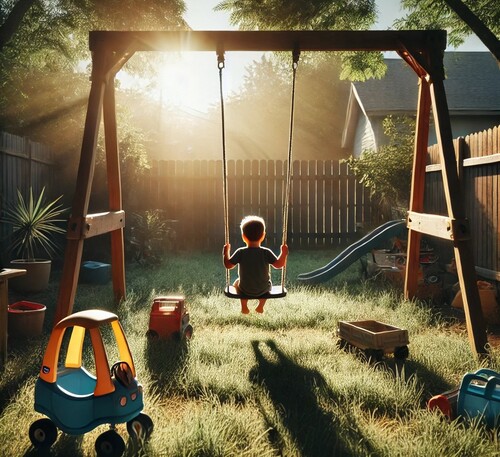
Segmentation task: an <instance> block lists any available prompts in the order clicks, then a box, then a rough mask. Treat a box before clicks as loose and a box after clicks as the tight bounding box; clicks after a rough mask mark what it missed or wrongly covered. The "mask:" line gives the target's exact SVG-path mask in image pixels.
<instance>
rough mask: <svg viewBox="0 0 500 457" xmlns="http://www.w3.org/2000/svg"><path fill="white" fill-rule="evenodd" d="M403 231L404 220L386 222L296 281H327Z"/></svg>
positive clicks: (404, 227)
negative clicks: (327, 262)
mask: <svg viewBox="0 0 500 457" xmlns="http://www.w3.org/2000/svg"><path fill="white" fill-rule="evenodd" d="M405 231H406V221H405V220H404V219H401V220H400V219H398V220H395V221H389V222H386V223H385V224H383V225H381V226H380V227H377V228H376V229H375V230H373V231H371V232H370V233H368V234H367V235H365V236H364V237H363V238H361V239H360V240H358V241H356V242H355V243H353V244H351V245H350V246H349V247H348V248H346V249H344V250H343V251H342V252H341V253H340V254H339V255H338V256H337V257H335V258H334V259H333V260H332V261H331V262H330V263H329V264H327V265H325V266H324V267H322V268H318V269H317V270H314V271H310V272H309V273H301V274H300V275H299V276H298V279H299V281H303V282H305V283H307V284H318V283H321V282H325V281H328V280H329V279H331V278H333V277H334V276H336V275H338V274H339V273H340V272H342V271H344V270H345V269H346V268H347V267H348V266H349V265H351V264H353V263H354V262H355V261H356V260H358V259H359V258H360V257H361V256H363V255H364V254H367V253H369V252H371V251H372V250H373V249H376V248H380V246H381V244H382V243H383V242H384V241H387V240H390V239H391V238H393V237H396V236H401V235H402V234H403V233H404V232H405Z"/></svg>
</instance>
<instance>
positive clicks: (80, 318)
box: [55, 309, 118, 329]
mask: <svg viewBox="0 0 500 457" xmlns="http://www.w3.org/2000/svg"><path fill="white" fill-rule="evenodd" d="M115 320H118V316H117V315H116V314H113V313H110V312H109V311H104V310H101V309H90V310H86V311H79V312H77V313H74V314H71V315H70V316H67V317H65V318H64V319H61V320H60V321H59V322H58V323H57V325H56V327H55V328H65V327H73V326H75V325H77V326H79V327H83V328H87V329H90V328H96V327H99V326H101V325H103V324H107V323H109V322H113V321H115Z"/></svg>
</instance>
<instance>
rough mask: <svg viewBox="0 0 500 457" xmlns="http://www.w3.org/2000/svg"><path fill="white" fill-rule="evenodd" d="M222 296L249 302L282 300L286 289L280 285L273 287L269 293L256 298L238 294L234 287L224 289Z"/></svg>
mask: <svg viewBox="0 0 500 457" xmlns="http://www.w3.org/2000/svg"><path fill="white" fill-rule="evenodd" d="M224 295H225V296H226V297H229V298H247V299H249V300H252V299H259V298H267V299H269V298H283V297H286V288H284V287H282V286H281V285H278V286H273V287H272V289H271V290H270V291H269V292H266V293H265V294H263V295H259V296H258V297H254V296H252V297H249V296H247V295H245V294H240V293H238V291H237V290H236V287H234V286H226V288H225V289H224Z"/></svg>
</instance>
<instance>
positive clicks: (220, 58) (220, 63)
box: [217, 48, 300, 293]
mask: <svg viewBox="0 0 500 457" xmlns="http://www.w3.org/2000/svg"><path fill="white" fill-rule="evenodd" d="M299 58H300V51H299V50H298V49H297V48H295V49H294V50H293V55H292V93H291V102H290V105H291V107H290V128H289V136H288V160H287V173H286V183H285V192H284V195H283V232H282V242H281V244H286V242H287V235H288V213H289V211H288V210H289V205H290V189H291V182H292V149H293V148H292V145H293V126H294V114H295V80H296V76H297V67H298V65H299ZM224 66H225V63H224V52H223V51H219V50H218V51H217V67H218V68H219V92H220V106H221V129H222V193H223V200H224V240H225V244H228V243H229V203H228V200H229V197H228V189H227V160H226V123H225V115H224V90H223V84H222V82H223V78H222V70H223V69H224ZM285 279H286V265H285V266H284V267H283V268H282V270H281V291H282V293H284V291H285ZM230 282H231V276H230V272H229V270H227V269H226V288H228V287H229V285H230Z"/></svg>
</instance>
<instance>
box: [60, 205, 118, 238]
mask: <svg viewBox="0 0 500 457" xmlns="http://www.w3.org/2000/svg"><path fill="white" fill-rule="evenodd" d="M69 225H70V226H71V227H72V229H71V231H70V232H69V233H68V235H67V238H68V239H71V240H84V239H87V238H92V237H94V236H97V235H102V234H104V233H110V232H113V231H116V230H121V229H123V227H125V211H123V210H120V211H107V212H104V213H95V214H88V215H87V216H85V217H80V218H76V217H71V218H70V220H69ZM77 227H78V228H77Z"/></svg>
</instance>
